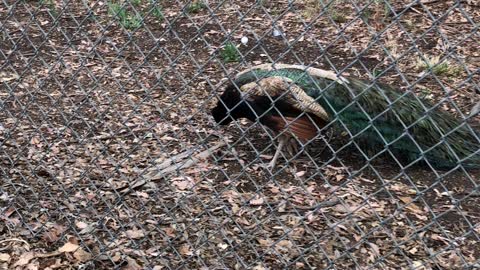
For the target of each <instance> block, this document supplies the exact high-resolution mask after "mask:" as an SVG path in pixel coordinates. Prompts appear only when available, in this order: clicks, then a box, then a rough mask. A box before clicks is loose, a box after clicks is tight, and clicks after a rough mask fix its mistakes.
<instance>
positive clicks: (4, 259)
mask: <svg viewBox="0 0 480 270" xmlns="http://www.w3.org/2000/svg"><path fill="white" fill-rule="evenodd" d="M8 261H10V255H9V254H7V253H0V262H8Z"/></svg>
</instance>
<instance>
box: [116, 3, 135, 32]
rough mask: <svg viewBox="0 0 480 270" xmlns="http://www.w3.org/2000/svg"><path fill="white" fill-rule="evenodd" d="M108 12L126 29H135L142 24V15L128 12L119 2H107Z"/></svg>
mask: <svg viewBox="0 0 480 270" xmlns="http://www.w3.org/2000/svg"><path fill="white" fill-rule="evenodd" d="M108 12H109V13H110V15H112V16H114V17H115V18H116V19H117V20H118V21H119V22H120V25H122V26H123V27H124V28H126V29H136V28H139V27H140V26H142V17H141V16H140V15H138V14H130V13H129V12H128V11H127V10H126V8H125V7H122V5H121V4H119V3H113V2H109V3H108Z"/></svg>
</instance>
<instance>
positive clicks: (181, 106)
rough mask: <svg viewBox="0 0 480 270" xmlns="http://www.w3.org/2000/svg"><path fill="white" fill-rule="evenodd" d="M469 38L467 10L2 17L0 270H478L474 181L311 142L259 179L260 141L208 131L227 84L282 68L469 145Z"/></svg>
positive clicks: (406, 3) (321, 7)
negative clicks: (421, 109) (395, 96)
mask: <svg viewBox="0 0 480 270" xmlns="http://www.w3.org/2000/svg"><path fill="white" fill-rule="evenodd" d="M479 21H480V5H479V3H478V2H477V1H473V0H470V1H469V0H464V1H461V0H457V1H453V0H452V1H449V0H445V1H438V0H433V1H419V0H415V1H414V0H370V1H369V0H330V1H323V0H297V1H290V0H281V1H272V0H259V1H212V0H209V1H169V0H158V1H156V0H151V1H147V0H129V1H113V0H112V1H90V0H79V1H66V0H65V1H54V0H41V1H28V0H16V1H6V0H3V1H1V2H0V33H1V35H0V97H1V99H0V156H1V162H0V172H1V175H2V176H1V185H0V221H1V222H0V235H1V236H0V268H2V269H67V268H68V269H70V268H81V269H117V268H118V269H164V268H165V269H179V268H182V269H280V268H292V269H311V268H314V269H473V268H477V267H480V259H479V258H480V245H479V240H480V239H479V234H480V223H479V222H480V206H479V205H480V201H479V194H480V193H479V182H478V179H479V177H478V176H479V175H480V174H479V173H480V172H479V170H476V169H467V168H464V166H462V165H458V166H453V167H451V168H441V169H438V168H437V167H436V166H435V165H436V164H432V162H425V163H421V164H414V165H413V164H412V165H411V166H410V165H405V163H402V161H401V158H400V157H398V156H396V153H395V152H392V151H390V146H391V145H388V141H387V142H386V144H385V147H383V151H381V152H382V153H379V154H374V155H373V156H372V155H371V154H369V153H368V151H363V149H362V146H361V145H360V144H361V143H359V142H357V141H356V140H355V136H353V135H352V134H351V133H349V131H348V129H347V130H344V131H343V132H337V131H335V130H334V128H328V125H327V127H325V128H323V129H321V130H320V132H318V134H316V136H315V139H312V140H309V141H308V143H307V145H306V146H305V145H304V144H303V143H298V142H297V146H299V149H300V150H302V151H299V152H298V151H293V153H288V152H289V151H282V152H280V157H279V159H278V160H277V162H276V165H275V167H273V168H271V167H268V163H269V162H270V161H271V159H272V157H273V155H274V153H275V150H276V149H277V147H278V140H277V137H278V136H277V135H278V134H275V133H272V132H271V130H270V129H269V128H267V127H266V126H265V125H264V124H265V123H263V124H262V123H260V122H259V121H256V122H251V121H248V120H245V119H237V121H232V123H230V124H229V125H227V126H221V125H218V124H217V123H216V122H215V121H214V120H213V118H212V116H211V109H212V108H213V107H214V106H215V105H216V104H217V102H218V98H219V96H220V95H221V93H222V92H223V91H224V89H225V85H226V84H228V83H229V82H230V83H232V82H233V79H234V77H235V75H236V74H238V72H241V71H242V70H245V69H248V68H251V67H253V66H256V65H259V64H264V63H286V64H297V65H305V66H306V67H313V68H321V69H323V70H330V71H332V72H333V73H332V74H334V76H339V77H340V76H344V77H345V78H353V77H357V78H360V79H363V80H364V81H365V82H367V81H368V82H374V83H373V84H376V82H379V83H380V82H381V83H383V84H386V85H390V86H392V87H394V88H396V89H397V90H398V91H397V93H403V94H408V95H412V96H414V97H416V98H418V100H421V101H422V102H423V101H425V102H426V103H425V104H427V103H428V104H430V107H428V108H427V107H426V109H425V113H426V114H428V112H432V110H435V111H442V113H443V114H442V115H449V116H448V117H450V116H452V117H455V119H457V120H456V121H457V122H452V123H457V125H458V124H459V123H461V125H462V126H463V128H466V129H468V130H469V131H470V132H471V133H472V136H473V137H475V134H478V133H476V132H474V131H473V130H475V129H476V130H478V123H479V119H478V116H477V115H478V111H479V110H480V105H479V104H480V103H479V97H478V94H479V93H480V85H479V79H480V64H479V63H480V45H479V44H480V31H479V25H480V24H479ZM304 71H305V72H306V70H304ZM258 79H261V78H258ZM369 85H370V86H372V85H371V84H369ZM362 90H365V91H370V90H369V89H362ZM392 91H393V90H392ZM412 93H415V95H413V94H412ZM385 100H388V99H385ZM356 101H357V100H353V101H352V103H355V102H356ZM409 102H413V101H409ZM220 104H221V103H220ZM264 104H267V105H268V104H269V103H268V102H265V103H264ZM421 104H423V103H421ZM376 105H378V104H373V105H372V106H376ZM409 105H410V104H408V102H406V103H402V105H401V106H405V107H406V108H405V110H404V112H403V113H406V114H409V113H411V114H412V115H413V117H415V115H414V114H413V112H412V111H411V109H409V107H408V106H409ZM385 106H386V107H385V110H386V111H389V110H393V109H395V108H397V109H398V107H395V106H396V105H394V104H393V103H392V101H389V102H388V104H386V105H385ZM425 106H427V105H425ZM432 108H433V109H432ZM364 109H365V110H367V111H368V108H364ZM276 110H277V111H276V112H277V114H278V108H277V109H276ZM280 115H281V113H280ZM372 117H377V116H375V115H374V116H372ZM448 117H447V118H448ZM448 119H450V118H448ZM448 119H447V120H448ZM337 120H338V119H337ZM329 121H332V122H334V121H335V115H333V114H331V116H330V119H329ZM344 121H349V119H348V118H346V119H344ZM351 121H353V122H355V121H357V120H355V119H351ZM369 121H370V124H369V125H370V126H372V125H374V122H375V120H374V119H370V120H369ZM413 121H414V122H415V121H416V122H421V119H414V120H413ZM396 128H400V129H402V132H403V134H408V133H409V127H408V126H407V127H405V126H402V124H401V123H398V126H396ZM445 132H446V131H445ZM422 135H425V136H427V137H428V136H429V135H431V134H422ZM442 138H443V137H442ZM477 140H478V137H477ZM442 141H443V139H442ZM435 143H437V142H434V144H435ZM439 143H440V142H439ZM457 143H458V144H459V145H466V144H471V143H472V142H471V141H469V142H467V141H462V140H459V141H457ZM475 143H478V144H475ZM475 143H474V144H473V145H477V148H478V145H480V142H479V141H477V142H475ZM290 152H292V151H290ZM292 154H293V155H292ZM425 155H426V154H425ZM473 155H474V156H475V155H477V156H478V155H479V153H478V150H477V152H476V153H473ZM422 157H424V155H423V154H422V153H421V154H420V158H422Z"/></svg>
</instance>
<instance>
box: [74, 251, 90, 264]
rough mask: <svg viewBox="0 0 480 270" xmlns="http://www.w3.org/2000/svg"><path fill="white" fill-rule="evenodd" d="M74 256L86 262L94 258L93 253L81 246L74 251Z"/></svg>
mask: <svg viewBox="0 0 480 270" xmlns="http://www.w3.org/2000/svg"><path fill="white" fill-rule="evenodd" d="M73 257H75V259H77V260H78V261H79V262H82V263H83V262H86V261H89V260H90V259H91V258H92V254H90V253H88V252H86V251H85V250H83V249H81V248H79V249H77V250H76V251H75V252H74V253H73Z"/></svg>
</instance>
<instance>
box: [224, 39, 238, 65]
mask: <svg viewBox="0 0 480 270" xmlns="http://www.w3.org/2000/svg"><path fill="white" fill-rule="evenodd" d="M220 56H221V57H222V60H223V62H225V63H232V62H238V61H240V53H239V52H238V50H237V47H236V46H235V44H233V43H231V42H229V43H227V44H225V46H224V47H223V49H222V50H221V51H220Z"/></svg>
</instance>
